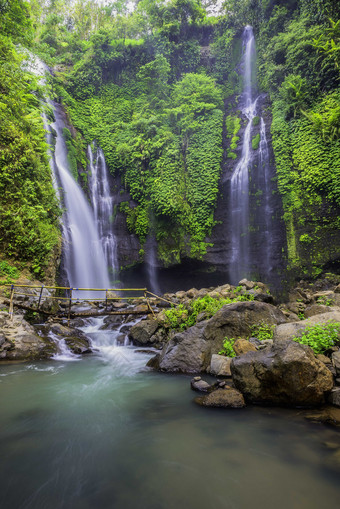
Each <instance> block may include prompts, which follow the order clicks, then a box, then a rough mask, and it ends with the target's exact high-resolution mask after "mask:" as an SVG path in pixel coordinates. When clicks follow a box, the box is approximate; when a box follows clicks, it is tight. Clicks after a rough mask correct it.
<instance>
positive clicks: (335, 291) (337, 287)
mask: <svg viewBox="0 0 340 509" xmlns="http://www.w3.org/2000/svg"><path fill="white" fill-rule="evenodd" d="M334 293H340V285H337V286H336V287H335V289H334Z"/></svg>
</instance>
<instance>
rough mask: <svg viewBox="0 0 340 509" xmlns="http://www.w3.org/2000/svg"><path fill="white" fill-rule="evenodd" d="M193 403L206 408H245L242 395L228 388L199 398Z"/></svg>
mask: <svg viewBox="0 0 340 509" xmlns="http://www.w3.org/2000/svg"><path fill="white" fill-rule="evenodd" d="M195 402H196V403H198V404H199V405H202V406H207V407H222V408H243V407H245V406H246V404H245V401H244V397H243V396H242V394H241V393H240V392H239V391H238V390H236V389H233V388H231V387H228V386H225V387H224V388H223V389H217V390H216V391H213V392H211V393H210V394H207V395H206V396H203V397H201V398H196V399H195Z"/></svg>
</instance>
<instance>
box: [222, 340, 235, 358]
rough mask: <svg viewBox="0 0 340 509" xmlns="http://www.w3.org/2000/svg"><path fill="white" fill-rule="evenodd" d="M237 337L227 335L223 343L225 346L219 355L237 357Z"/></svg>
mask: <svg viewBox="0 0 340 509" xmlns="http://www.w3.org/2000/svg"><path fill="white" fill-rule="evenodd" d="M234 343H235V339H234V338H228V337H226V338H225V340H224V343H223V348H222V350H221V351H220V352H218V353H219V355H225V356H226V357H236V354H235V351H234V347H233V345H234Z"/></svg>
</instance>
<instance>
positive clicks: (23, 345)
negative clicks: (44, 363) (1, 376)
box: [0, 313, 57, 361]
mask: <svg viewBox="0 0 340 509" xmlns="http://www.w3.org/2000/svg"><path fill="white" fill-rule="evenodd" d="M0 315H2V314H1V313H0ZM0 323H1V331H0V333H1V343H2V344H1V345H0V359H2V360H11V361H12V360H13V361H22V360H39V359H48V358H49V357H51V356H52V355H53V354H55V353H56V352H57V347H56V345H55V344H54V343H53V342H51V341H49V340H48V339H45V338H42V337H40V336H38V335H37V334H36V333H35V330H34V328H33V327H32V326H31V325H29V324H28V323H27V322H26V320H24V319H23V318H22V317H21V316H14V317H13V321H12V320H11V319H10V318H9V315H7V316H3V315H2V316H1V318H0Z"/></svg>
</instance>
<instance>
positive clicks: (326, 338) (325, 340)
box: [293, 322, 340, 354]
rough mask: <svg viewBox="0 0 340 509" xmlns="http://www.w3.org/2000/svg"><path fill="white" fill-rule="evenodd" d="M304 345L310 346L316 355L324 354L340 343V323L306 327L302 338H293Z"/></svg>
mask: <svg viewBox="0 0 340 509" xmlns="http://www.w3.org/2000/svg"><path fill="white" fill-rule="evenodd" d="M293 339H294V341H297V342H298V343H301V344H302V345H308V346H310V347H311V348H312V349H313V351H314V353H315V354H319V353H321V354H324V353H326V352H327V351H328V350H329V349H330V348H331V347H332V346H335V345H337V344H338V343H339V339H340V323H331V322H329V323H325V324H317V325H313V326H310V327H306V330H305V331H304V333H303V334H302V336H301V337H295V338H293Z"/></svg>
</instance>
